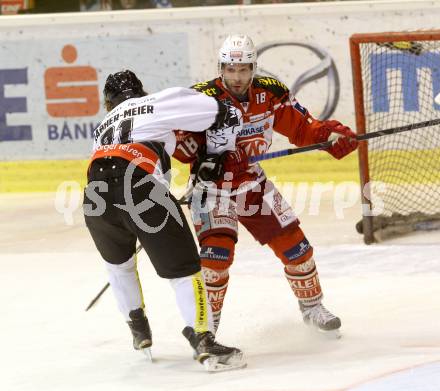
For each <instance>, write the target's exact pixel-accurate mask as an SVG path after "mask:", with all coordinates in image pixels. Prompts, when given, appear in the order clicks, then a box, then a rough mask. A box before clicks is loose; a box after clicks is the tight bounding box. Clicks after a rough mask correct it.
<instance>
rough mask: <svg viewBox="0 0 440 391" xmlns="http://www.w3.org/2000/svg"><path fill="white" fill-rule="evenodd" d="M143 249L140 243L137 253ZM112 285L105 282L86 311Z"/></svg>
mask: <svg viewBox="0 0 440 391" xmlns="http://www.w3.org/2000/svg"><path fill="white" fill-rule="evenodd" d="M141 250H142V246H141V245H139V246H137V247H136V253H135V254H136V255H137V254H139V251H141ZM109 286H110V283H109V282H107V284H105V285H104V287H103V288H102V289H101V290H100V291H99V293H98V294H97V295H96V296H95V297H94V299H93V300H92V301H91V302H90V303H89V305H88V306H87V308H86V312H87V311H88V310H89V309H90V308H92V307H93V306H94V305H95V303H96V302H97V301H98V300H99V298H100V297H101V296H102V295H103V294H104V292H105V291H106V290H107V288H108V287H109Z"/></svg>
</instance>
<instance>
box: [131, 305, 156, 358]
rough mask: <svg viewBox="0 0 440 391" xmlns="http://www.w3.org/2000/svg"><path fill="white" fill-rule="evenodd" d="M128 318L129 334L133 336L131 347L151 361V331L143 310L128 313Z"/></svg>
mask: <svg viewBox="0 0 440 391" xmlns="http://www.w3.org/2000/svg"><path fill="white" fill-rule="evenodd" d="M129 317H130V319H131V321H128V322H127V323H128V325H129V326H130V330H131V333H132V334H133V347H134V348H135V349H136V350H141V351H142V353H144V354H145V355H146V356H147V357H148V358H149V359H150V360H151V361H152V356H151V349H150V347H151V345H152V343H153V342H152V339H151V329H150V325H149V323H148V319H147V317H146V316H145V313H144V310H143V309H142V308H138V309H137V310H133V311H130V313H129Z"/></svg>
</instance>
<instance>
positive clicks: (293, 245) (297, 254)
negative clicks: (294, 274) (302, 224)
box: [268, 226, 313, 267]
mask: <svg viewBox="0 0 440 391" xmlns="http://www.w3.org/2000/svg"><path fill="white" fill-rule="evenodd" d="M268 245H269V247H270V248H271V249H272V250H273V251H274V253H275V255H276V256H277V257H278V258H279V259H281V261H282V262H283V263H284V265H286V266H289V267H290V266H295V265H300V264H304V263H307V262H308V261H309V260H310V259H312V256H313V247H312V246H311V245H310V243H309V241H308V240H307V238H306V237H305V236H304V233H303V231H302V230H301V228H299V227H298V226H295V227H292V228H291V229H287V230H285V231H284V232H283V233H282V234H281V235H279V236H277V237H275V238H273V239H272V240H271V241H270V242H269V243H268ZM312 261H313V259H312ZM306 267H307V266H306Z"/></svg>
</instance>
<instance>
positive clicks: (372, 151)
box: [350, 30, 440, 244]
mask: <svg viewBox="0 0 440 391" xmlns="http://www.w3.org/2000/svg"><path fill="white" fill-rule="evenodd" d="M350 51H351V60H352V70H353V87H354V97H355V98H354V99H355V110H356V126H357V131H358V134H365V133H369V132H374V131H378V130H383V129H388V128H395V127H399V126H405V125H409V124H415V123H419V122H425V121H429V120H434V119H437V118H440V30H438V31H418V32H403V33H375V34H356V35H353V36H352V37H351V38H350ZM437 96H438V99H436V97H437ZM436 101H437V103H436ZM359 166H360V171H361V172H360V174H361V186H362V195H363V196H362V202H363V216H362V221H361V222H359V223H358V224H357V226H356V228H357V229H358V231H359V232H360V233H363V235H364V241H365V243H367V244H369V243H372V242H374V241H379V240H383V239H385V238H387V237H389V236H393V235H396V234H397V235H398V234H405V233H407V232H411V231H414V230H431V229H439V228H440V126H439V125H436V126H427V127H423V128H420V129H417V130H412V131H408V132H404V133H398V134H395V135H389V136H383V137H378V138H373V139H370V140H369V141H368V143H367V142H362V143H361V145H360V147H359Z"/></svg>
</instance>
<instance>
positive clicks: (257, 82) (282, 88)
mask: <svg viewBox="0 0 440 391" xmlns="http://www.w3.org/2000/svg"><path fill="white" fill-rule="evenodd" d="M253 86H254V87H257V88H263V89H265V90H268V91H270V92H271V93H272V94H274V95H275V96H276V97H277V98H281V97H283V96H284V95H286V93H287V94H288V93H289V89H288V88H287V87H286V85H285V84H283V83H281V82H280V81H279V80H277V79H275V78H273V77H269V76H255V78H254V82H253Z"/></svg>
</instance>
